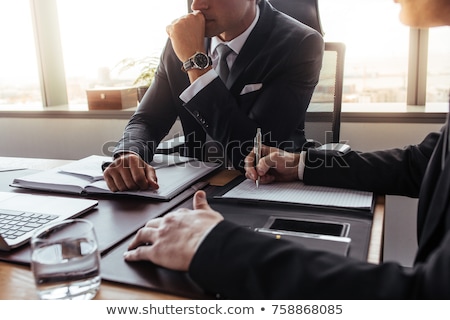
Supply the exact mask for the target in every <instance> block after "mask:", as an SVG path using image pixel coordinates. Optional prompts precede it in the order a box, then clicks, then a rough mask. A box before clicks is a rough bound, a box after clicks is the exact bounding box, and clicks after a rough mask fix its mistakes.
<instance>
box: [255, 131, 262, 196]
mask: <svg viewBox="0 0 450 320" xmlns="http://www.w3.org/2000/svg"><path fill="white" fill-rule="evenodd" d="M254 147H255V148H254V149H255V169H256V166H257V165H258V163H259V159H261V148H262V137H261V128H258V129H256V137H255V139H254ZM259 180H260V177H259V175H258V178H257V179H256V188H259Z"/></svg>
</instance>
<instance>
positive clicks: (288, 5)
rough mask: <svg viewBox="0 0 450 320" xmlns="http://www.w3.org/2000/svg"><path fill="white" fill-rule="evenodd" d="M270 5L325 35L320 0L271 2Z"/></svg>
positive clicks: (272, 0)
mask: <svg viewBox="0 0 450 320" xmlns="http://www.w3.org/2000/svg"><path fill="white" fill-rule="evenodd" d="M269 2H270V4H272V6H273V7H274V8H275V9H277V10H278V11H281V12H283V13H285V14H287V15H289V16H291V17H292V18H294V19H296V20H298V21H300V22H302V23H304V24H306V25H307V26H310V27H311V28H313V29H315V30H316V31H317V32H319V33H320V34H321V35H323V34H324V33H323V29H322V24H321V22H320V15H319V5H318V0H269Z"/></svg>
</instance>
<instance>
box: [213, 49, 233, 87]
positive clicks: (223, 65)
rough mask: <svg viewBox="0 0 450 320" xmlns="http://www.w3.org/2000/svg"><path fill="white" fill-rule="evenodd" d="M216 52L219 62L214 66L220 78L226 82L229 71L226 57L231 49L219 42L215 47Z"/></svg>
mask: <svg viewBox="0 0 450 320" xmlns="http://www.w3.org/2000/svg"><path fill="white" fill-rule="evenodd" d="M216 50H217V53H218V54H219V63H218V64H217V67H216V72H217V74H218V75H219V77H220V79H222V81H223V83H225V84H226V83H227V79H228V74H229V73H230V69H229V68H228V63H227V57H228V55H229V54H230V53H231V52H232V51H233V49H231V48H230V47H229V46H227V45H226V44H219V45H218V46H217V48H216Z"/></svg>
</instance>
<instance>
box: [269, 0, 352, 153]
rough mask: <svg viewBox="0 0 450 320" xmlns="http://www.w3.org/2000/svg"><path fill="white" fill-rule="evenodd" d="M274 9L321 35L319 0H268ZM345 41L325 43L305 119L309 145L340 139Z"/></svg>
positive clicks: (322, 32)
mask: <svg viewBox="0 0 450 320" xmlns="http://www.w3.org/2000/svg"><path fill="white" fill-rule="evenodd" d="M269 2H270V3H271V4H272V6H273V7H274V8H276V9H277V10H279V11H281V12H283V13H285V14H287V15H289V16H291V17H293V18H295V19H297V20H298V21H300V22H302V23H304V24H306V25H308V26H310V27H311V28H314V29H315V30H317V31H318V32H319V33H320V34H322V35H323V34H324V31H323V29H322V25H321V22H320V15H319V7H318V0H269ZM344 59H345V44H344V43H341V42H326V43H325V51H324V56H323V63H322V69H321V71H320V76H319V82H318V84H317V86H316V89H315V90H314V94H313V96H312V99H311V103H310V105H309V107H308V111H307V113H306V119H305V133H306V137H307V138H308V142H309V143H308V147H311V146H318V145H321V144H325V143H336V142H339V136H340V126H341V107H342V90H343V82H344Z"/></svg>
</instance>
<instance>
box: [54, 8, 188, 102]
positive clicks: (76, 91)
mask: <svg viewBox="0 0 450 320" xmlns="http://www.w3.org/2000/svg"><path fill="white" fill-rule="evenodd" d="M57 5H58V12H59V24H60V28H61V42H62V48H63V55H64V65H65V72H66V82H67V93H68V100H69V104H70V105H77V104H81V105H86V104H87V98H86V89H88V88H94V87H96V86H130V85H133V82H134V79H135V78H136V77H137V75H138V73H139V71H140V69H139V68H132V69H130V70H126V71H122V72H121V68H120V61H122V60H123V59H127V58H129V59H142V58H144V57H149V56H150V57H158V58H159V56H160V53H161V50H162V48H163V47H164V45H165V42H166V40H167V34H166V31H165V28H166V25H167V24H169V23H170V22H171V21H173V20H174V19H175V18H177V17H179V16H181V15H183V14H186V13H187V4H186V0H170V1H151V0H150V1H149V0H132V1H126V0H95V1H91V0H76V1H74V0H58V1H57Z"/></svg>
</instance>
